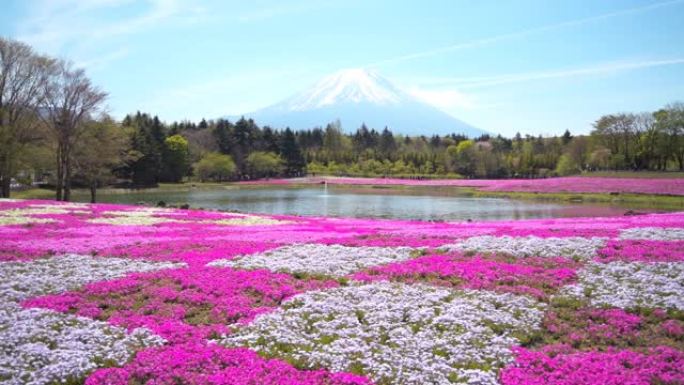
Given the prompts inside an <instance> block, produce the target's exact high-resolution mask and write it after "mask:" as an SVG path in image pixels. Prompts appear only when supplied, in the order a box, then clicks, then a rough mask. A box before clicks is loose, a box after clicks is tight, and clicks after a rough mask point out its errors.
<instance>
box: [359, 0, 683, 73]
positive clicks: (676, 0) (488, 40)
mask: <svg viewBox="0 0 684 385" xmlns="http://www.w3.org/2000/svg"><path fill="white" fill-rule="evenodd" d="M682 2H684V0H669V1H662V2H658V3H653V4H648V5H644V6H639V7H634V8H627V9H622V10H619V11H615V12H610V13H605V14H602V15H596V16H590V17H585V18H581V19H575V20H568V21H564V22H561V23H556V24H550V25H545V26H541V27H537V28H531V29H527V30H523V31H518V32H511V33H506V34H501V35H496V36H490V37H485V38H481V39H475V40H471V41H468V42H463V43H457V44H451V45H447V46H443V47H438V48H434V49H431V50H426V51H419V52H414V53H409V54H405V55H401V56H397V57H394V58H390V59H386V60H381V61H378V62H375V63H373V64H370V65H368V67H379V66H384V65H388V64H395V63H399V62H404V61H409V60H414V59H420V58H424V57H430V56H435V55H439V54H442V53H446V52H453V51H459V50H462V49H467V48H474V47H481V46H485V45H489V44H493V43H498V42H500V41H506V40H512V39H517V38H522V37H526V36H530V35H536V34H539V33H543V32H548V31H552V30H556V29H561V28H567V27H574V26H577V25H583V24H588V23H592V22H595V21H600V20H604V19H610V18H613V17H618V16H623V15H629V14H635V13H641V12H646V11H649V10H652V9H657V8H662V7H667V6H670V5H675V4H681V3H682Z"/></svg>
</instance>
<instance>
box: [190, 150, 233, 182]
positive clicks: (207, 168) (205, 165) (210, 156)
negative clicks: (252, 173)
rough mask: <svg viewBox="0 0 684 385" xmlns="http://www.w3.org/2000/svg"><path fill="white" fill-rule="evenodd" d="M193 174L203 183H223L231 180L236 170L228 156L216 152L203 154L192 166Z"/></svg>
mask: <svg viewBox="0 0 684 385" xmlns="http://www.w3.org/2000/svg"><path fill="white" fill-rule="evenodd" d="M193 168H194V170H195V174H196V175H197V176H198V177H199V179H200V180H201V181H202V182H204V181H208V180H210V181H214V182H223V181H225V180H229V179H231V178H233V176H234V175H235V172H236V171H237V168H236V166H235V162H233V158H231V157H230V155H224V154H221V153H218V152H209V153H206V154H204V156H202V158H201V159H200V160H199V162H197V163H195V164H194V166H193Z"/></svg>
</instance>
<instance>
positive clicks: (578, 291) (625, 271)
mask: <svg viewBox="0 0 684 385" xmlns="http://www.w3.org/2000/svg"><path fill="white" fill-rule="evenodd" d="M578 275H579V282H578V283H577V284H574V285H570V286H566V287H565V288H563V290H562V291H561V293H560V294H559V295H569V296H573V297H578V298H586V299H588V300H589V301H590V302H591V304H592V305H594V306H615V307H620V308H633V307H637V306H644V307H664V308H675V309H679V310H684V263H682V262H657V263H644V262H611V263H589V264H587V265H586V266H585V267H584V268H583V269H582V270H580V271H579V273H578Z"/></svg>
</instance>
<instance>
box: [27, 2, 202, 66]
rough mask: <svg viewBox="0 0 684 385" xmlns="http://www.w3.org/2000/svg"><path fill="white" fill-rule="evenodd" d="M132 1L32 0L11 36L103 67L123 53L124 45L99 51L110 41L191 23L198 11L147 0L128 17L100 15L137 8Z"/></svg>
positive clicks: (172, 3) (56, 53)
mask: <svg viewBox="0 0 684 385" xmlns="http://www.w3.org/2000/svg"><path fill="white" fill-rule="evenodd" d="M139 4H141V3H136V2H135V1H133V0H89V1H76V0H43V1H39V2H36V3H34V4H32V6H31V8H30V16H29V17H28V18H27V19H25V20H22V21H21V22H20V23H19V24H18V30H17V33H16V34H17V38H18V39H19V40H21V41H24V42H26V43H28V44H30V45H32V46H33V47H34V48H36V49H37V50H38V51H40V52H46V53H49V54H52V55H58V56H62V55H68V57H69V58H71V59H72V60H74V61H76V62H78V63H81V65H84V66H88V65H94V66H98V67H100V66H104V65H106V64H107V62H109V61H113V60H116V59H120V58H122V57H124V56H126V54H127V53H128V48H127V47H121V46H117V47H113V48H111V49H109V51H107V50H106V49H105V51H104V52H103V47H106V46H107V43H110V42H111V39H113V38H116V37H119V36H125V35H131V34H135V33H139V32H142V31H145V30H148V29H151V28H155V27H158V26H160V25H162V24H164V23H167V22H170V21H174V22H179V21H183V22H195V21H196V20H197V18H198V16H199V14H200V13H202V12H203V11H202V9H201V8H199V7H190V6H187V5H185V4H183V3H182V2H180V1H179V0H147V1H145V2H144V5H145V6H144V10H143V11H141V12H139V13H138V14H135V15H133V16H129V17H122V18H104V17H102V15H103V14H106V13H107V12H110V11H111V12H114V11H118V10H121V9H123V8H126V7H132V6H139Z"/></svg>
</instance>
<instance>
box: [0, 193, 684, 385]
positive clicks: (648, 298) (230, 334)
mask: <svg viewBox="0 0 684 385" xmlns="http://www.w3.org/2000/svg"><path fill="white" fill-rule="evenodd" d="M683 247H684V213H670V214H653V215H641V216H625V217H613V218H572V219H543V220H522V221H488V222H453V223H449V222H444V223H430V222H418V221H399V220H368V219H346V218H302V217H290V216H276V217H271V216H260V215H247V214H237V213H222V212H213V211H197V210H176V209H161V208H140V207H130V206H118V205H109V204H101V205H88V204H70V203H56V202H45V201H21V200H0V383H2V384H12V385H14V384H17V385H19V384H29V383H30V384H38V385H43V384H45V385H52V384H58V383H63V384H70V385H71V384H87V385H131V384H135V385H176V384H179V383H182V384H193V385H228V384H231V385H237V384H246V383H254V384H269V385H271V384H273V385H275V384H278V385H292V384H306V385H309V384H311V385H313V384H316V385H361V384H363V385H371V384H376V385H389V384H459V383H462V384H474V383H476V384H505V385H514V384H515V385H517V384H558V385H568V384H573V385H574V384H578V385H579V384H596V383H601V384H620V385H625V384H667V385H671V384H679V383H682V382H683V381H684V379H683V376H684V374H683V373H682V367H684V353H683V352H684V302H682V301H683V300H682V298H684V257H683V253H684V250H683V249H682V248H683Z"/></svg>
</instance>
